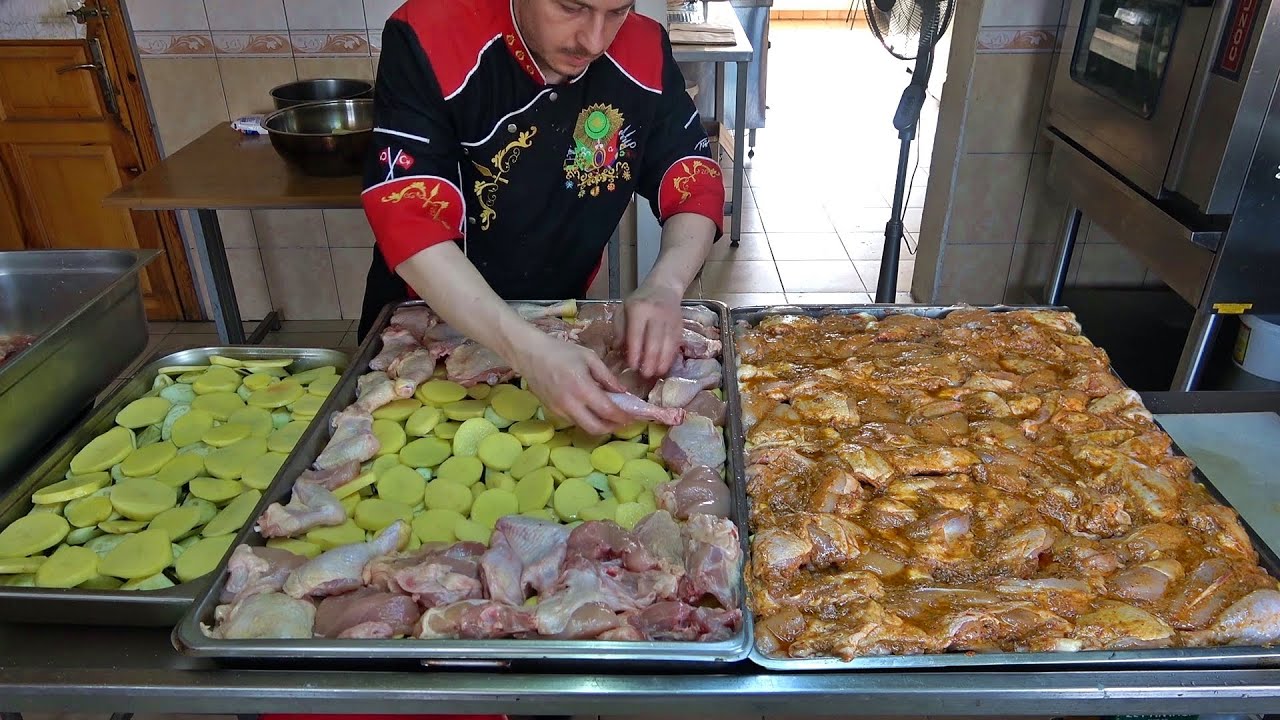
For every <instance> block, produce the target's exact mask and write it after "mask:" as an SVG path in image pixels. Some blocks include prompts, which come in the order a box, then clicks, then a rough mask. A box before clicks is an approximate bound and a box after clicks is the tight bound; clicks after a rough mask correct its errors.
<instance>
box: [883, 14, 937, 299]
mask: <svg viewBox="0 0 1280 720" xmlns="http://www.w3.org/2000/svg"><path fill="white" fill-rule="evenodd" d="M922 4H924V6H925V22H924V30H923V31H922V32H921V34H920V51H919V53H917V54H916V66H915V70H914V71H913V72H912V76H911V84H910V85H908V86H907V89H906V90H904V91H902V99H901V100H899V101H898V110H897V112H895V113H894V115H893V126H894V128H896V129H897V130H898V139H899V140H900V141H901V143H902V147H901V149H900V150H899V152H898V177H897V180H896V182H895V183H894V187H893V217H892V218H890V219H889V222H888V223H886V224H885V228H884V252H883V253H882V254H881V256H880V279H879V281H878V282H877V284H876V303H878V304H892V303H893V302H894V301H895V299H896V298H897V294H898V265H899V262H900V260H901V257H900V256H901V254H902V238H903V235H904V230H905V227H904V226H903V222H902V213H903V205H904V204H905V203H906V194H907V169H908V165H910V163H911V143H912V142H913V141H914V140H915V138H916V132H917V131H918V130H919V127H920V112H921V110H922V109H923V108H924V103H925V98H926V97H928V87H929V75H930V74H931V73H932V72H933V45H934V38H933V32H934V31H935V29H936V28H937V27H938V22H937V14H938V6H937V4H935V3H932V2H928V1H927V0H926V1H925V2H924V3H922Z"/></svg>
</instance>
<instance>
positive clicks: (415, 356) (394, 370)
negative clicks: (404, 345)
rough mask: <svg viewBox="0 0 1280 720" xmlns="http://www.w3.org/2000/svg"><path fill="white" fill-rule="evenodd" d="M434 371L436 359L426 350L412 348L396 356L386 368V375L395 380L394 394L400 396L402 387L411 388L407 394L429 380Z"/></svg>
mask: <svg viewBox="0 0 1280 720" xmlns="http://www.w3.org/2000/svg"><path fill="white" fill-rule="evenodd" d="M435 371H436V357H435V356H434V355H432V354H431V351H430V350H427V349H426V348H414V349H413V350H410V351H409V352H406V353H404V354H402V355H400V356H398V357H397V358H396V359H395V360H393V361H392V362H391V365H390V366H389V367H388V368H387V375H389V376H390V377H393V378H395V379H396V381H397V382H396V394H397V395H402V394H403V393H404V391H403V390H402V389H401V387H402V386H412V388H413V389H412V390H410V391H409V394H410V395H412V394H413V393H414V392H415V391H417V389H418V386H419V385H421V384H422V383H424V382H426V381H428V380H430V379H431V376H432V374H433V373H435Z"/></svg>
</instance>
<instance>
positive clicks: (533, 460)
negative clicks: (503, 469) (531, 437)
mask: <svg viewBox="0 0 1280 720" xmlns="http://www.w3.org/2000/svg"><path fill="white" fill-rule="evenodd" d="M550 462H551V448H549V447H547V446H546V445H543V444H542V443H538V444H536V445H530V446H529V447H527V448H525V449H524V450H523V451H522V452H521V453H520V457H518V458H516V461H515V462H514V463H512V464H511V470H510V472H511V477H513V478H515V479H516V480H520V479H521V478H523V477H524V476H526V475H528V474H529V473H531V472H533V471H534V470H537V469H538V468H544V467H546V466H547V464H548V463H550Z"/></svg>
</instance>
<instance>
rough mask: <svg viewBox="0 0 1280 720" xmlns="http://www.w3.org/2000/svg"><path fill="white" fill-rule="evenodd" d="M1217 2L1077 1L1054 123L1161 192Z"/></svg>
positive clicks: (1053, 100)
mask: <svg viewBox="0 0 1280 720" xmlns="http://www.w3.org/2000/svg"><path fill="white" fill-rule="evenodd" d="M1212 4H1213V3H1212V0H1071V10H1070V14H1069V15H1068V25H1067V29H1066V36H1065V37H1064V38H1063V55H1062V59H1061V61H1060V62H1059V63H1058V73H1057V77H1056V79H1055V81H1054V85H1053V93H1052V96H1051V97H1050V101H1049V109H1050V120H1049V122H1050V124H1051V125H1053V126H1054V127H1056V128H1058V129H1059V130H1061V131H1062V132H1063V133H1064V134H1065V135H1067V137H1069V138H1070V139H1072V140H1073V141H1075V142H1077V143H1079V144H1080V145H1082V146H1083V147H1084V148H1085V149H1086V150H1088V151H1089V152H1091V153H1093V154H1094V155H1096V156H1098V157H1099V158H1100V159H1101V160H1102V161H1103V162H1105V163H1107V164H1108V165H1110V166H1111V167H1112V169H1113V170H1115V171H1117V172H1119V173H1120V174H1121V175H1122V176H1124V177H1125V178H1127V179H1128V180H1129V181H1130V182H1132V183H1133V184H1135V185H1137V186H1138V187H1139V188H1141V189H1142V190H1144V191H1146V192H1147V193H1148V194H1150V195H1151V196H1152V197H1160V196H1161V195H1162V192H1163V187H1164V181H1165V176H1166V175H1167V173H1168V170H1169V163H1170V159H1171V158H1172V156H1173V150H1174V145H1175V143H1176V142H1177V138H1178V129H1179V126H1180V125H1181V124H1182V119H1183V114H1184V112H1185V111H1186V108H1187V103H1188V101H1189V98H1190V97H1191V89H1192V85H1193V83H1194V80H1195V77H1196V71H1197V68H1198V66H1199V65H1200V63H1201V59H1202V56H1203V55H1204V54H1205V53H1208V52H1210V50H1211V48H1210V47H1209V45H1211V43H1208V42H1207V39H1208V36H1209V27H1210V22H1211V18H1212V15H1213V10H1214V9H1213V7H1212Z"/></svg>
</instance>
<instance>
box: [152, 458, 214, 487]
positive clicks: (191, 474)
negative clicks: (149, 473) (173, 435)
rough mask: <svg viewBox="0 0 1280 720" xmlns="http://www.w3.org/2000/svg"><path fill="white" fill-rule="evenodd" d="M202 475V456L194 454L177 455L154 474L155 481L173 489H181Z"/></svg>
mask: <svg viewBox="0 0 1280 720" xmlns="http://www.w3.org/2000/svg"><path fill="white" fill-rule="evenodd" d="M202 473H204V456H203V455H197V454H196V453H186V454H184V455H178V456H177V457H175V458H174V459H172V460H170V461H169V462H167V463H165V465H164V467H162V468H160V472H158V473H156V480H159V481H160V482H162V483H164V484H165V485H168V486H169V487H173V488H182V487H183V486H185V485H186V484H187V483H189V482H191V481H192V480H194V479H195V478H197V477H200V475H201V474H202Z"/></svg>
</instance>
